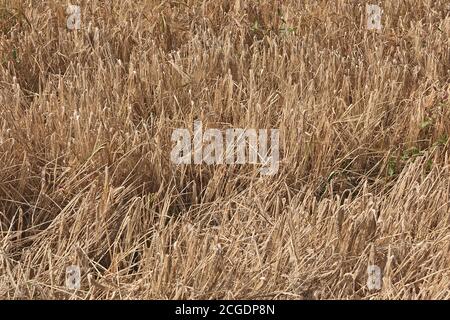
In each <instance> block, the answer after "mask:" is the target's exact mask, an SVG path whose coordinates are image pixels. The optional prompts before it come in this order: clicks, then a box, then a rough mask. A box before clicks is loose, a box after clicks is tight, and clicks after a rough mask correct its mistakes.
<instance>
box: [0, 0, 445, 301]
mask: <svg viewBox="0 0 450 320" xmlns="http://www.w3.org/2000/svg"><path fill="white" fill-rule="evenodd" d="M0 3H1V4H0V298H1V299H449V298H450V183H449V181H450V180H449V179H450V159H449V148H448V147H449V139H448V138H449V134H450V103H449V95H450V84H449V83H450V81H449V79H450V77H449V70H450V46H449V36H450V6H449V3H448V2H447V1H444V0H437V1H430V0H405V1H400V0H393V1H376V2H375V1H373V2H367V1H350V0H337V1H321V0H320V1H313V0H305V1H281V0H278V1H276V0H271V1H269V0H261V1H250V0H185V1H175V0H173V1H172V0H166V1H152V0H148V1H144V0H137V1H131V0H121V1H117V0H113V1H106V0H105V1H103V0H92V1H77V2H75V1H74V2H73V3H72V4H73V5H78V6H79V7H80V11H81V19H80V21H81V24H80V28H79V29H74V30H70V29H69V28H68V26H67V19H68V16H67V12H66V8H67V6H68V4H69V3H68V2H67V1H56V0H55V1H37V0H36V1H34V0H21V1H14V0H1V1H0ZM367 4H376V5H378V6H379V7H380V8H381V9H382V16H381V23H382V28H381V30H368V29H367V13H366V5H367ZM194 121H202V124H203V127H204V128H205V129H206V128H218V129H220V130H226V129H228V128H255V129H278V130H279V133H280V138H279V159H280V160H279V168H278V171H277V172H276V173H275V174H272V175H262V174H261V173H260V168H261V165H258V164H242V165H238V164H232V165H230V164H205V163H202V164H195V163H193V164H180V165H177V164H174V163H173V162H172V161H171V158H170V154H171V150H172V148H173V147H174V144H175V143H174V142H173V141H171V135H172V132H173V131H174V130H175V129H178V128H187V129H189V130H190V131H191V132H192V130H193V124H194ZM71 265H77V266H79V267H80V270H81V281H80V285H81V286H80V288H79V289H78V290H71V289H70V288H68V287H67V286H66V283H65V278H66V268H67V267H68V266H71ZM369 266H378V267H379V268H380V270H381V275H382V278H381V287H380V288H378V289H373V290H369V287H368V285H367V279H368V267H369Z"/></svg>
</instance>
